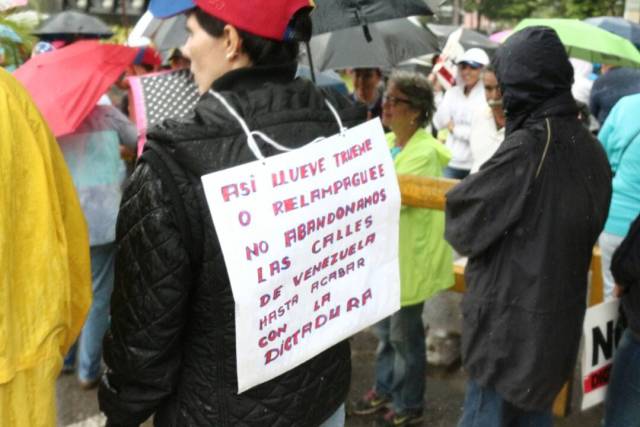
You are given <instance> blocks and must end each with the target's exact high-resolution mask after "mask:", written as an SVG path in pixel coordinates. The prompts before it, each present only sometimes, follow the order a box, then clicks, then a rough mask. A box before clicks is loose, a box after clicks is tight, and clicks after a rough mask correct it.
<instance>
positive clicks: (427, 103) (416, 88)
mask: <svg viewBox="0 0 640 427" xmlns="http://www.w3.org/2000/svg"><path fill="white" fill-rule="evenodd" d="M391 83H393V84H394V85H395V86H396V88H397V89H398V90H399V91H400V92H402V94H403V95H404V96H406V97H407V99H408V100H409V103H410V105H411V107H412V108H414V109H415V110H418V111H419V112H420V116H419V117H418V120H419V122H418V124H419V125H420V126H423V125H425V124H427V123H430V122H431V118H432V117H433V112H434V111H435V109H436V107H435V102H434V96H433V89H431V84H430V83H429V80H427V78H426V77H425V76H423V75H422V74H418V73H413V72H409V71H394V72H393V73H391V77H389V82H388V83H387V84H391Z"/></svg>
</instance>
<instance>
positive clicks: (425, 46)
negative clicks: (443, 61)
mask: <svg viewBox="0 0 640 427" xmlns="http://www.w3.org/2000/svg"><path fill="white" fill-rule="evenodd" d="M369 30H370V36H371V40H370V41H367V40H366V37H365V35H364V34H363V32H362V28H361V27H352V28H347V29H343V30H338V31H333V32H331V33H327V34H319V35H317V36H314V37H312V38H311V42H310V46H311V57H312V59H313V63H314V64H315V65H316V66H317V67H318V68H319V69H320V70H326V69H342V68H373V67H376V68H383V69H391V68H393V67H395V66H396V65H397V64H399V63H400V62H402V61H405V60H407V59H409V58H415V57H417V56H421V55H426V54H428V53H433V52H437V51H438V40H437V38H436V36H435V35H434V34H433V33H432V32H431V31H430V30H429V29H427V28H425V27H424V26H422V25H421V24H420V23H419V22H418V21H416V20H414V19H413V18H400V19H392V20H388V21H383V22H377V23H374V24H370V25H369Z"/></svg>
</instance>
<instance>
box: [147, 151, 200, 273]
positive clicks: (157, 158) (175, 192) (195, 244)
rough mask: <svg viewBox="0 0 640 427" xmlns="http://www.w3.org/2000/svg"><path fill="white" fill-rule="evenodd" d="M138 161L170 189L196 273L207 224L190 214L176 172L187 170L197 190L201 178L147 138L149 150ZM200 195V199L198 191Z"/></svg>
mask: <svg viewBox="0 0 640 427" xmlns="http://www.w3.org/2000/svg"><path fill="white" fill-rule="evenodd" d="M138 162H145V163H147V164H148V165H149V166H150V167H151V169H153V171H154V172H155V173H157V174H158V176H159V177H160V180H161V181H162V184H163V186H164V187H165V188H166V189H167V191H168V193H169V197H170V198H171V206H172V209H173V212H174V214H175V215H176V223H177V225H178V228H179V229H180V234H181V235H182V239H183V241H184V245H185V248H186V249H187V253H188V256H189V263H190V264H191V271H192V272H193V273H195V272H196V271H198V270H199V268H200V265H201V263H202V252H203V240H202V234H203V225H202V222H201V221H199V220H198V218H192V217H190V216H189V214H188V212H187V209H186V204H185V200H184V198H183V196H182V194H181V193H180V190H179V189H178V184H177V183H176V175H178V174H184V175H185V176H186V177H187V178H188V179H189V181H191V184H192V186H193V190H194V192H197V191H198V188H199V187H198V179H197V178H196V177H195V176H193V174H191V173H189V172H188V171H186V170H185V169H184V168H183V167H182V166H180V165H179V164H178V162H177V161H176V160H175V159H174V158H173V157H172V156H171V154H169V153H168V152H167V151H166V150H165V149H164V148H163V147H162V146H161V145H160V144H158V143H156V142H154V141H151V140H147V141H146V143H145V150H144V152H143V153H142V155H141V156H140V158H139V159H138ZM196 199H197V200H199V198H198V196H197V195H196Z"/></svg>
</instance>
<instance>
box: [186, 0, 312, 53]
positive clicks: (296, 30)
mask: <svg viewBox="0 0 640 427" xmlns="http://www.w3.org/2000/svg"><path fill="white" fill-rule="evenodd" d="M191 14H194V15H195V17H196V19H197V20H198V24H200V26H201V27H202V28H203V29H204V30H205V31H206V32H207V33H209V35H210V36H211V37H216V38H217V37H220V36H222V34H223V31H224V27H225V25H227V23H226V22H224V21H222V20H221V19H218V18H216V17H214V16H211V15H209V14H208V13H206V12H205V11H203V10H202V9H200V8H198V7H196V8H195V9H193V10H192V12H191ZM237 30H238V34H239V35H240V38H242V50H243V52H244V53H246V54H247V56H249V59H250V60H251V63H252V64H253V65H256V66H260V65H279V64H283V63H288V62H294V61H296V60H297V58H298V53H299V50H300V48H299V42H300V41H304V40H308V39H309V38H310V37H311V18H310V17H309V10H307V9H301V10H300V11H298V12H297V13H296V14H295V15H294V16H293V18H292V19H291V22H290V24H289V30H288V31H289V33H290V34H293V38H294V39H295V40H292V41H277V40H271V39H267V38H264V37H260V36H256V35H253V34H250V33H248V32H246V31H243V30H241V29H239V28H238V29H237Z"/></svg>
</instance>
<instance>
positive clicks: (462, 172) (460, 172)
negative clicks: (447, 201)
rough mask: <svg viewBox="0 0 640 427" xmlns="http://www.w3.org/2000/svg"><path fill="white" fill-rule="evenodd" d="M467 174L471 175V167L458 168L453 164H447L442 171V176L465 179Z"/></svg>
mask: <svg viewBox="0 0 640 427" xmlns="http://www.w3.org/2000/svg"><path fill="white" fill-rule="evenodd" d="M467 175H469V169H458V168H452V167H451V166H447V167H446V168H444V170H443V171H442V176H443V177H445V178H452V179H464V178H466V177H467Z"/></svg>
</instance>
